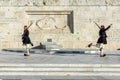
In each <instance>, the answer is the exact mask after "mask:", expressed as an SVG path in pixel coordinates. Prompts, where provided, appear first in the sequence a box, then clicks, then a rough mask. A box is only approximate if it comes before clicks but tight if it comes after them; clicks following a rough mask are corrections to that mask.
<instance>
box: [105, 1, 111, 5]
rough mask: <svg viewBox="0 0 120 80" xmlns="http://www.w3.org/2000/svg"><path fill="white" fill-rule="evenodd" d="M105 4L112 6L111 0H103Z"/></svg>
mask: <svg viewBox="0 0 120 80" xmlns="http://www.w3.org/2000/svg"><path fill="white" fill-rule="evenodd" d="M105 3H106V4H108V5H113V0H105Z"/></svg>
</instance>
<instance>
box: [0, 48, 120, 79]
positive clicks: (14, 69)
mask: <svg viewBox="0 0 120 80" xmlns="http://www.w3.org/2000/svg"><path fill="white" fill-rule="evenodd" d="M92 51H93V50H92ZM89 52H90V53H85V51H84V50H60V51H52V52H51V51H45V50H37V49H32V50H31V54H30V56H27V57H25V56H23V54H24V50H18V49H10V50H3V51H0V80H119V79H120V77H119V76H120V51H119V50H118V51H106V52H105V53H106V54H107V56H106V57H102V58H101V57H99V53H95V52H97V51H94V53H93V52H91V51H89Z"/></svg>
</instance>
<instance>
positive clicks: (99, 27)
mask: <svg viewBox="0 0 120 80" xmlns="http://www.w3.org/2000/svg"><path fill="white" fill-rule="evenodd" d="M94 23H95V24H96V25H97V26H98V28H99V29H100V26H99V25H98V24H97V23H96V22H95V21H94Z"/></svg>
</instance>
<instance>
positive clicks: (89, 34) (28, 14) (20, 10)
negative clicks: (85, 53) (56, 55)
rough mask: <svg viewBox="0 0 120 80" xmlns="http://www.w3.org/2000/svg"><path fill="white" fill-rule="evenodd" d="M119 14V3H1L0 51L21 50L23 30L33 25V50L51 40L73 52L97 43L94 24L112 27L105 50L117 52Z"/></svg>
mask: <svg viewBox="0 0 120 80" xmlns="http://www.w3.org/2000/svg"><path fill="white" fill-rule="evenodd" d="M119 13H120V1H119V0H0V49H8V48H23V46H22V41H21V35H22V33H23V26H24V25H25V24H30V22H31V21H32V22H33V24H32V26H31V27H30V29H29V31H30V38H31V41H32V42H33V43H34V46H38V45H39V44H40V42H42V41H47V39H52V41H54V42H57V43H59V44H61V45H63V47H64V48H72V49H87V48H88V47H87V45H88V44H89V43H90V42H93V43H96V41H97V39H98V37H99V35H98V31H99V29H98V27H97V26H96V25H95V24H94V22H97V23H98V24H99V25H101V24H104V25H105V26H108V25H109V24H111V23H112V24H113V26H112V27H111V29H109V30H108V31H107V34H108V38H107V40H108V44H107V45H106V49H108V50H116V49H118V48H120V27H119V25H120V14H119Z"/></svg>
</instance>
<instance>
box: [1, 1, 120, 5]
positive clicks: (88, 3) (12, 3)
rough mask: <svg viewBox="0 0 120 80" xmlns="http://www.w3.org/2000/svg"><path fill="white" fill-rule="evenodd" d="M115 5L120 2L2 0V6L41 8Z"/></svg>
mask: <svg viewBox="0 0 120 80" xmlns="http://www.w3.org/2000/svg"><path fill="white" fill-rule="evenodd" d="M104 2H105V3H104ZM98 3H99V4H101V5H105V4H107V5H113V4H116V5H118V4H120V1H119V0H0V6H40V5H96V4H98Z"/></svg>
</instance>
